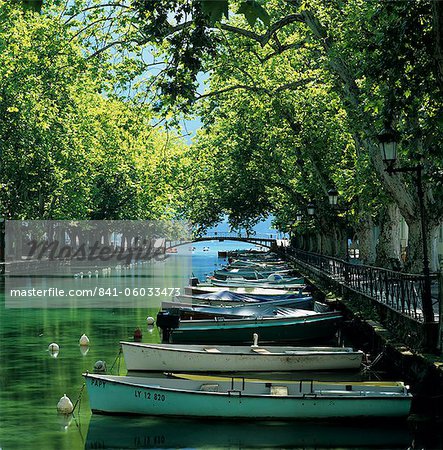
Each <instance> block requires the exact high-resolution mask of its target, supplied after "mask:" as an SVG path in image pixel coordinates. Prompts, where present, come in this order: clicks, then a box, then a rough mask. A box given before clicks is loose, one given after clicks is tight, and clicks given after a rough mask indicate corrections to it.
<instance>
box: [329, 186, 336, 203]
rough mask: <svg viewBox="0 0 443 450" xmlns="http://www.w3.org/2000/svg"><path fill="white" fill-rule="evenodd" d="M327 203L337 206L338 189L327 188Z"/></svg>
mask: <svg viewBox="0 0 443 450" xmlns="http://www.w3.org/2000/svg"><path fill="white" fill-rule="evenodd" d="M328 197H329V204H330V205H331V206H337V202H338V191H337V189H335V188H332V189H329V191H328Z"/></svg>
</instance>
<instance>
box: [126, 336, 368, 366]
mask: <svg viewBox="0 0 443 450" xmlns="http://www.w3.org/2000/svg"><path fill="white" fill-rule="evenodd" d="M120 344H121V346H122V349H123V355H124V359H125V364H126V368H127V369H128V370H129V371H143V372H149V371H170V372H177V371H181V372H183V371H185V372H186V371H187V372H223V371H226V370H229V371H230V372H274V371H276V372H278V371H281V372H285V371H287V372H292V371H300V370H305V371H307V370H343V369H358V368H359V367H360V365H361V362H362V357H363V352H362V351H360V350H359V351H354V350H353V349H352V348H349V347H347V348H342V347H289V346H286V347H282V346H262V345H260V346H259V345H255V346H254V345H252V346H227V345H225V346H223V345H221V346H220V345H217V346H207V345H179V344H145V343H143V344H142V343H137V342H120Z"/></svg>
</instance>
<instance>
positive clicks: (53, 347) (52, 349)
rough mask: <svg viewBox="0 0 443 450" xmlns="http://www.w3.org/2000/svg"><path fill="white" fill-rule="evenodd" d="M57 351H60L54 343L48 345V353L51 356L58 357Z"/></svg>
mask: <svg viewBox="0 0 443 450" xmlns="http://www.w3.org/2000/svg"><path fill="white" fill-rule="evenodd" d="M59 351H60V347H59V345H58V344H56V343H55V342H53V343H52V344H49V345H48V352H49V353H52V354H54V353H57V355H58V352H59Z"/></svg>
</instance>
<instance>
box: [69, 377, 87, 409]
mask: <svg viewBox="0 0 443 450" xmlns="http://www.w3.org/2000/svg"><path fill="white" fill-rule="evenodd" d="M85 386H86V383H83V385H82V387H81V388H80V392H79V393H78V396H77V400H76V401H75V403H74V406H73V408H72V413H74V411H75V408H77V405H79V410H80V404H81V399H82V395H83V391H84V390H85Z"/></svg>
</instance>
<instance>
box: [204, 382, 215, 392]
mask: <svg viewBox="0 0 443 450" xmlns="http://www.w3.org/2000/svg"><path fill="white" fill-rule="evenodd" d="M200 390H201V391H204V392H218V384H208V383H204V384H202V385H201V386H200Z"/></svg>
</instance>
